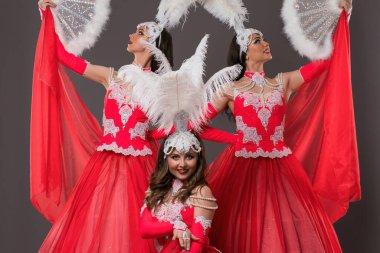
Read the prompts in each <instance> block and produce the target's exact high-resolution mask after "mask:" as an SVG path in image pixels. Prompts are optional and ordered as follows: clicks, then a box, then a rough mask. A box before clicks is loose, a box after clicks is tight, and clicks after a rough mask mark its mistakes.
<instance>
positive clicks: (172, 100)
mask: <svg viewBox="0 0 380 253" xmlns="http://www.w3.org/2000/svg"><path fill="white" fill-rule="evenodd" d="M207 39H208V35H206V36H205V37H204V38H203V39H202V40H201V42H200V44H199V45H198V47H197V49H196V52H195V54H194V55H193V56H192V57H190V58H189V59H188V60H186V61H185V62H184V63H183V64H182V66H181V68H180V69H179V70H177V71H170V72H167V73H165V74H163V75H161V76H159V78H158V82H157V85H156V84H155V87H156V89H155V91H156V92H157V93H156V99H155V100H154V101H153V102H152V104H151V106H150V108H149V109H148V110H147V114H148V117H149V118H150V119H151V120H152V122H154V123H156V125H157V126H158V127H159V128H162V129H165V130H166V132H169V131H170V129H171V128H172V126H173V124H174V119H175V117H176V115H177V114H178V113H179V112H181V111H184V112H186V113H188V115H189V121H190V122H191V123H192V124H193V126H194V128H195V129H197V128H198V127H199V125H197V123H198V121H197V117H198V115H199V113H198V112H199V110H200V109H201V108H202V90H203V78H202V77H203V73H204V67H205V64H204V60H205V54H206V50H207Z"/></svg>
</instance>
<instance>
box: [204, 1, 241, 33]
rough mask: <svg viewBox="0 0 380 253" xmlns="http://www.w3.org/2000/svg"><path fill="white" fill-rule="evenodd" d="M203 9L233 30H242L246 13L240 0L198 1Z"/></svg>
mask: <svg viewBox="0 0 380 253" xmlns="http://www.w3.org/2000/svg"><path fill="white" fill-rule="evenodd" d="M200 3H201V4H202V5H203V7H204V8H205V9H206V10H207V11H208V12H209V13H211V14H212V15H213V16H214V17H215V18H217V19H219V20H220V21H222V22H223V23H225V24H227V25H228V26H229V27H233V28H234V29H235V30H242V29H244V22H246V21H247V15H248V11H247V9H246V8H245V6H244V3H243V2H242V1H241V0H200Z"/></svg>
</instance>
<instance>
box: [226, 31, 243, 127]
mask: <svg viewBox="0 0 380 253" xmlns="http://www.w3.org/2000/svg"><path fill="white" fill-rule="evenodd" d="M246 58H247V53H246V52H242V53H241V57H240V46H239V44H238V43H237V38H236V35H235V36H234V37H233V38H232V41H231V44H230V48H229V50H228V55H227V65H228V66H233V65H236V64H240V65H241V66H242V67H243V68H242V69H241V72H240V74H239V75H238V76H237V77H236V79H235V81H237V80H239V79H240V78H242V77H243V76H244V72H245V70H246V69H247V65H246V64H245V59H246ZM243 59H244V60H243ZM224 112H225V113H226V114H227V116H228V118H229V119H233V120H234V117H233V113H232V112H231V110H230V109H229V108H228V107H226V109H225V110H224Z"/></svg>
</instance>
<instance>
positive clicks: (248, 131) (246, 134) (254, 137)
mask: <svg viewBox="0 0 380 253" xmlns="http://www.w3.org/2000/svg"><path fill="white" fill-rule="evenodd" d="M236 128H237V130H239V131H241V132H242V133H243V143H247V142H249V141H252V142H253V143H255V144H256V145H259V144H260V141H261V140H262V137H261V135H259V134H258V133H257V129H256V127H249V126H247V124H245V123H244V121H243V117H242V116H237V117H236Z"/></svg>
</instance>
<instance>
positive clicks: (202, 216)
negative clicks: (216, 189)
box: [140, 132, 219, 253]
mask: <svg viewBox="0 0 380 253" xmlns="http://www.w3.org/2000/svg"><path fill="white" fill-rule="evenodd" d="M179 135H183V137H184V139H187V140H188V143H191V146H190V147H189V146H187V148H181V147H180V146H179V145H178V144H175V143H176V141H175V140H176V139H177V140H178V139H179V137H178V136H179ZM173 140H174V141H173ZM176 145H178V146H176ZM205 169H206V160H205V151H204V145H203V142H202V141H201V140H200V139H199V138H198V137H197V136H196V135H194V134H193V133H191V132H176V133H174V134H172V135H170V136H168V137H167V138H166V139H165V141H164V142H163V143H162V145H161V147H160V149H159V154H158V159H157V164H156V168H155V170H154V172H153V174H152V176H151V179H150V184H149V190H148V191H147V195H146V197H145V205H144V206H143V208H142V210H141V218H140V233H141V236H142V237H144V238H155V242H156V248H157V251H158V252H160V253H162V252H183V251H189V252H219V251H217V250H216V249H215V248H213V247H210V246H209V242H208V237H207V235H208V233H209V231H210V228H211V222H212V219H213V216H214V212H215V210H216V209H217V205H216V199H215V198H214V197H213V195H212V192H211V190H210V188H209V187H208V186H207V183H206V180H205V177H204V172H205Z"/></svg>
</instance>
